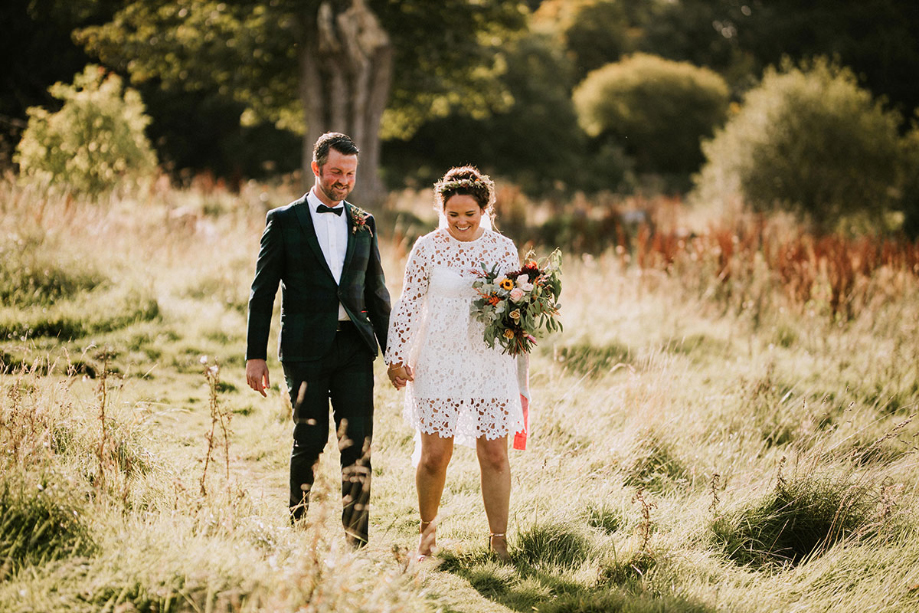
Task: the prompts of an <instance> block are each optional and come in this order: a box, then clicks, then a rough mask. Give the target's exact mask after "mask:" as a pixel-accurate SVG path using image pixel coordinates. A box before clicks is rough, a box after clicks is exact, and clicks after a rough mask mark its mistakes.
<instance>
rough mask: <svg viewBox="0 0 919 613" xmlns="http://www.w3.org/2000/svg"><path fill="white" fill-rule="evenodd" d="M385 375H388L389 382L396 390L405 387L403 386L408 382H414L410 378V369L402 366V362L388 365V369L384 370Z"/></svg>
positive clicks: (411, 377)
mask: <svg viewBox="0 0 919 613" xmlns="http://www.w3.org/2000/svg"><path fill="white" fill-rule="evenodd" d="M386 374H387V375H389V380H390V382H391V383H392V384H393V387H395V388H396V389H397V390H400V389H402V388H403V387H405V384H406V383H408V382H409V381H414V380H415V379H414V377H413V376H412V369H411V367H409V366H403V365H402V362H396V363H394V364H390V365H389V368H388V369H387V370H386Z"/></svg>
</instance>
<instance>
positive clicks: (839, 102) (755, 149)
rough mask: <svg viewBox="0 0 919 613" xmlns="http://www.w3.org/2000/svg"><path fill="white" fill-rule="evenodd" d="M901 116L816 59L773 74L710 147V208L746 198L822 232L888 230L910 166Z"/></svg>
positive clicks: (703, 197) (704, 179)
mask: <svg viewBox="0 0 919 613" xmlns="http://www.w3.org/2000/svg"><path fill="white" fill-rule="evenodd" d="M900 122H901V116H900V115H899V113H897V112H895V111H888V110H885V109H884V108H883V106H882V105H881V103H880V102H877V101H875V100H873V99H872V96H871V93H870V92H868V91H867V90H865V89H862V88H861V87H859V85H858V83H857V80H856V77H855V75H854V74H853V73H852V71H851V70H849V69H846V68H839V67H836V66H833V65H831V64H830V63H828V62H827V61H826V60H818V61H815V62H813V63H811V64H805V65H804V66H803V68H797V67H794V66H792V65H791V64H790V63H788V62H786V63H785V65H784V66H783V68H782V69H781V70H775V69H769V70H767V71H766V74H765V76H764V78H763V82H762V84H761V85H760V86H759V87H757V88H756V89H754V90H751V91H750V92H749V93H748V94H747V96H746V99H745V101H744V104H743V106H742V108H741V109H740V110H739V112H738V113H737V114H736V115H734V116H733V117H732V118H731V119H730V121H729V122H728V123H727V125H726V126H725V127H724V129H723V130H720V131H719V132H718V133H717V134H716V136H715V138H714V139H713V140H711V141H710V142H708V143H706V144H705V145H704V146H703V149H704V151H705V155H706V157H707V159H708V161H707V163H706V165H705V167H704V168H703V170H702V172H701V173H700V175H699V177H698V178H697V196H698V199H699V200H700V201H702V202H721V201H727V200H731V199H734V198H737V197H739V198H741V199H742V201H743V202H745V203H746V204H748V205H749V206H751V207H752V208H753V209H754V210H758V211H767V210H772V209H775V208H780V209H784V210H788V211H792V212H794V213H797V214H798V215H799V216H801V217H802V218H803V219H805V220H807V221H810V222H811V223H812V224H813V225H814V226H815V227H816V228H817V229H819V230H824V231H825V230H831V229H833V228H834V227H835V226H836V224H837V223H838V222H839V220H840V219H842V218H844V217H846V218H848V219H849V220H853V219H856V218H857V219H861V220H868V221H869V222H870V223H872V224H873V225H874V227H876V228H881V227H883V226H884V213H885V212H887V211H889V210H891V209H892V208H896V207H897V206H898V205H899V203H898V202H897V195H896V188H898V187H901V186H902V180H903V175H904V170H905V164H906V163H907V161H908V160H907V159H906V156H905V155H904V151H905V147H904V145H903V143H902V142H901V139H900V137H899V135H898V127H899V124H900Z"/></svg>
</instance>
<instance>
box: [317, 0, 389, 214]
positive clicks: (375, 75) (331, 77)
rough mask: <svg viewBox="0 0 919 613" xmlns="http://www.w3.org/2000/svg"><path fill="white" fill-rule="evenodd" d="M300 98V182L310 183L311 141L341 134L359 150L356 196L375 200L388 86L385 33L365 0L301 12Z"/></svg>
mask: <svg viewBox="0 0 919 613" xmlns="http://www.w3.org/2000/svg"><path fill="white" fill-rule="evenodd" d="M301 19H302V21H301V42H300V52H299V59H300V98H301V101H302V103H303V112H304V116H305V119H306V133H305V134H304V141H303V180H304V184H305V187H306V188H308V187H309V186H310V185H311V184H312V183H313V173H312V170H311V169H310V162H311V161H312V156H313V144H314V143H315V142H316V139H317V138H319V136H321V135H322V134H324V133H325V132H332V131H334V132H344V133H345V134H347V135H349V136H350V137H351V138H352V139H353V140H354V142H355V143H356V144H357V146H358V147H359V148H360V150H361V156H360V159H361V162H360V167H359V174H358V182H357V188H356V190H355V192H357V193H358V195H359V196H358V199H359V200H360V201H361V202H362V203H364V204H368V205H376V204H380V203H381V202H382V201H383V199H384V198H385V189H384V186H383V183H382V181H381V180H380V176H379V167H380V122H381V121H382V119H383V111H384V110H385V108H386V103H387V101H388V99H389V91H390V87H391V85H392V63H393V50H392V44H391V43H390V40H389V35H388V34H387V33H386V31H385V30H383V28H382V26H381V25H380V22H379V20H378V19H377V17H376V15H374V14H373V12H372V11H371V10H370V9H369V8H368V7H367V4H366V2H365V0H323V2H321V3H320V4H319V5H318V9H317V10H315V12H313V11H309V12H305V13H304V14H303V15H302V16H301Z"/></svg>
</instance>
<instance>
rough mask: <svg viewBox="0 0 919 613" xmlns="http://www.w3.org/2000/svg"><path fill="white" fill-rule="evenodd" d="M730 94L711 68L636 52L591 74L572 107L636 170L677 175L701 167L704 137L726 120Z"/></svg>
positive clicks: (594, 134) (588, 127)
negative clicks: (617, 147)
mask: <svg viewBox="0 0 919 613" xmlns="http://www.w3.org/2000/svg"><path fill="white" fill-rule="evenodd" d="M728 95H729V94H728V88H727V85H726V84H725V82H724V80H723V79H722V78H721V77H720V76H718V75H717V74H716V73H714V72H712V71H711V70H708V69H704V68H698V67H696V66H693V65H691V64H689V63H686V62H672V61H669V60H665V59H662V58H659V57H655V56H651V55H645V54H635V55H632V56H630V57H628V58H626V59H624V60H623V61H622V62H617V63H614V64H608V65H607V66H604V67H603V68H600V69H599V70H595V71H593V72H591V73H590V74H589V75H588V76H587V78H586V79H584V81H583V82H582V83H581V84H580V85H578V86H577V88H576V89H575V92H574V103H575V107H576V108H577V111H578V118H579V121H580V123H581V126H582V127H583V128H584V130H585V131H586V132H587V134H589V135H590V136H592V137H595V138H599V139H602V140H612V141H613V142H615V143H617V144H619V145H620V146H622V147H624V149H625V151H626V152H627V153H628V154H629V155H630V156H632V157H634V158H635V160H636V170H637V171H639V172H653V173H665V174H666V173H676V174H679V173H689V172H692V171H694V170H696V169H698V168H699V166H700V165H701V163H702V160H703V158H702V153H701V149H700V139H701V138H703V137H709V136H711V135H712V133H713V132H714V130H715V127H717V126H719V125H720V124H721V123H722V122H723V121H724V119H725V116H726V113H727V107H728Z"/></svg>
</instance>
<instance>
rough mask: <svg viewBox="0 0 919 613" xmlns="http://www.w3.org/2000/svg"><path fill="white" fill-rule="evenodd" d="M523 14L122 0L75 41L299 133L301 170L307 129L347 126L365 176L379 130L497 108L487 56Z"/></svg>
mask: <svg viewBox="0 0 919 613" xmlns="http://www.w3.org/2000/svg"><path fill="white" fill-rule="evenodd" d="M525 14H526V9H525V6H524V5H519V4H518V3H516V2H506V1H502V0H479V1H477V2H468V1H465V0H444V1H441V2H436V3H431V2H425V1H423V0H404V1H400V2H394V1H389V0H368V1H367V2H365V1H364V0H334V1H333V0H323V1H317V0H312V1H309V2H301V1H295V0H274V1H272V2H269V3H265V2H259V1H256V0H236V1H233V2H217V1H213V0H127V1H126V2H125V3H124V5H123V6H122V8H120V10H118V11H117V12H116V14H115V16H114V18H113V19H112V20H111V21H110V22H108V23H106V24H104V25H100V26H92V27H88V28H84V29H82V30H79V31H78V32H77V34H76V36H77V38H78V40H80V41H81V42H82V43H83V44H84V45H85V46H86V48H87V49H88V50H89V51H90V52H91V53H93V54H96V55H98V56H99V57H100V58H101V60H102V61H103V62H104V63H106V64H108V65H114V66H118V67H120V68H123V69H124V70H127V71H128V72H129V73H130V74H131V75H132V79H134V80H136V81H145V80H149V79H154V78H156V79H159V80H161V81H162V83H163V85H164V86H165V87H172V88H185V89H189V90H194V89H198V88H203V87H207V86H211V85H215V86H216V87H217V88H218V91H219V92H220V93H222V94H225V95H229V96H233V97H234V98H236V99H238V100H240V101H241V102H243V103H244V104H245V105H246V106H247V111H246V114H245V115H244V118H243V119H244V120H248V121H250V122H254V121H257V120H258V119H267V120H270V121H272V122H274V123H275V124H276V125H277V126H279V127H282V128H287V129H291V130H296V131H299V132H303V133H304V134H305V135H306V140H305V142H304V157H305V159H304V162H303V163H304V166H306V165H307V164H308V162H309V156H308V155H306V154H307V152H308V151H309V148H311V147H312V142H313V141H314V140H315V138H316V137H317V136H318V135H319V134H321V133H322V132H325V131H328V130H340V131H346V132H349V133H351V134H352V135H353V136H355V139H356V140H357V142H358V145H359V146H361V147H362V150H363V151H364V155H363V156H362V167H366V166H367V165H368V163H369V166H370V168H366V171H368V172H369V174H371V176H370V177H367V176H366V175H365V178H364V179H362V181H366V180H367V179H368V178H369V179H370V180H373V175H375V174H376V165H377V164H376V162H377V160H378V157H377V155H378V154H377V150H378V147H379V140H378V139H379V137H380V135H381V134H382V135H386V136H389V137H405V136H409V135H411V134H412V133H413V132H414V131H415V130H417V128H418V127H419V126H420V125H421V124H422V123H423V122H424V121H425V120H426V119H428V118H431V117H436V116H443V115H446V114H448V113H449V112H451V111H452V110H454V109H463V110H465V111H467V112H470V113H479V114H482V113H488V112H489V111H491V110H493V109H501V108H504V107H506V106H507V104H508V103H509V100H508V96H507V94H506V90H505V89H504V88H503V87H501V84H500V81H499V80H497V79H496V76H497V74H498V73H499V68H500V67H499V66H497V65H496V63H495V57H496V53H495V51H496V49H497V48H498V47H499V46H500V44H501V42H502V40H503V39H504V36H505V34H506V32H508V31H512V30H515V29H519V28H521V27H522V26H523V25H524V16H525ZM393 66H395V67H397V69H396V70H393ZM320 103H322V104H320ZM384 110H385V117H384ZM368 158H369V162H368Z"/></svg>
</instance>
